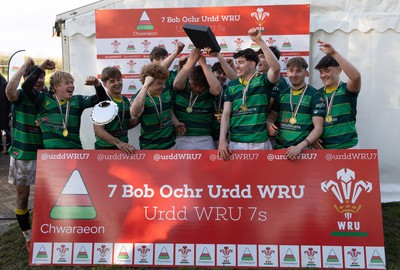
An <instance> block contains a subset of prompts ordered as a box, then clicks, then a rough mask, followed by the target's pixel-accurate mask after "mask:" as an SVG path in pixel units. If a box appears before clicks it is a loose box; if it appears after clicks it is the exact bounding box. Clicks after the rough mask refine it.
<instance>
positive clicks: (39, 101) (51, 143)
mask: <svg viewBox="0 0 400 270" xmlns="http://www.w3.org/2000/svg"><path fill="white" fill-rule="evenodd" d="M38 69H39V70H35V71H34V72H33V73H34V76H30V77H29V80H26V81H25V82H24V84H23V85H22V89H23V90H24V93H25V94H26V95H27V96H28V97H29V99H30V100H32V101H33V102H34V103H35V104H36V106H37V108H38V116H37V121H38V123H39V125H40V129H41V130H42V136H43V144H44V148H46V149H82V144H81V141H80V136H79V131H80V125H81V116H82V113H83V111H84V110H85V109H87V108H90V107H93V106H94V105H96V104H97V103H98V102H100V101H103V100H106V99H107V94H106V93H105V90H104V88H103V87H96V94H95V95H92V96H84V95H74V91H75V86H74V78H73V77H72V75H71V74H69V73H68V72H64V71H56V72H55V73H54V74H53V75H52V76H51V77H50V87H51V91H52V92H51V93H49V94H44V93H37V92H33V91H30V90H29V89H30V88H31V87H27V85H29V84H34V83H35V82H36V80H37V78H36V76H35V74H36V73H38V74H40V73H41V72H42V71H41V70H40V68H38ZM86 84H87V85H91V84H92V82H91V81H90V82H89V81H87V82H86Z"/></svg>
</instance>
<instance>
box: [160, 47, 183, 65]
mask: <svg viewBox="0 0 400 270" xmlns="http://www.w3.org/2000/svg"><path fill="white" fill-rule="evenodd" d="M183 48H185V44H183V43H182V42H180V41H178V42H177V43H176V48H175V51H174V52H173V53H171V54H170V55H168V57H167V58H165V59H164V60H163V61H162V62H161V63H160V65H161V66H163V67H165V68H167V69H169V67H170V66H171V64H172V62H174V60H175V58H176V57H177V56H178V55H179V54H180V53H181V52H182V51H183Z"/></svg>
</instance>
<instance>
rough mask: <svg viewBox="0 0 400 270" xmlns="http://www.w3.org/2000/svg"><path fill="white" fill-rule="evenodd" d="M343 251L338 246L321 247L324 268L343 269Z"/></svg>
mask: <svg viewBox="0 0 400 270" xmlns="http://www.w3.org/2000/svg"><path fill="white" fill-rule="evenodd" d="M342 253H343V250H342V247H340V246H324V247H322V254H323V262H324V263H323V267H324V268H343V255H342Z"/></svg>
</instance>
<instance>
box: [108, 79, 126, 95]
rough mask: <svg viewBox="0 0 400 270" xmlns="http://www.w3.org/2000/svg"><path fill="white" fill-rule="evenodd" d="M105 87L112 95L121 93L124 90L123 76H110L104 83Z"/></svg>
mask: <svg viewBox="0 0 400 270" xmlns="http://www.w3.org/2000/svg"><path fill="white" fill-rule="evenodd" d="M104 87H105V88H106V89H107V92H108V93H109V94H110V95H112V96H113V95H120V94H121V92H122V78H121V77H117V78H110V79H108V80H107V81H106V82H105V83H104Z"/></svg>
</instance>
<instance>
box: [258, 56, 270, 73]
mask: <svg viewBox="0 0 400 270" xmlns="http://www.w3.org/2000/svg"><path fill="white" fill-rule="evenodd" d="M258 58H259V59H260V60H259V62H258V65H257V71H258V72H261V73H267V71H268V70H269V65H268V64H267V60H266V59H265V56H264V55H263V54H259V55H258Z"/></svg>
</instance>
